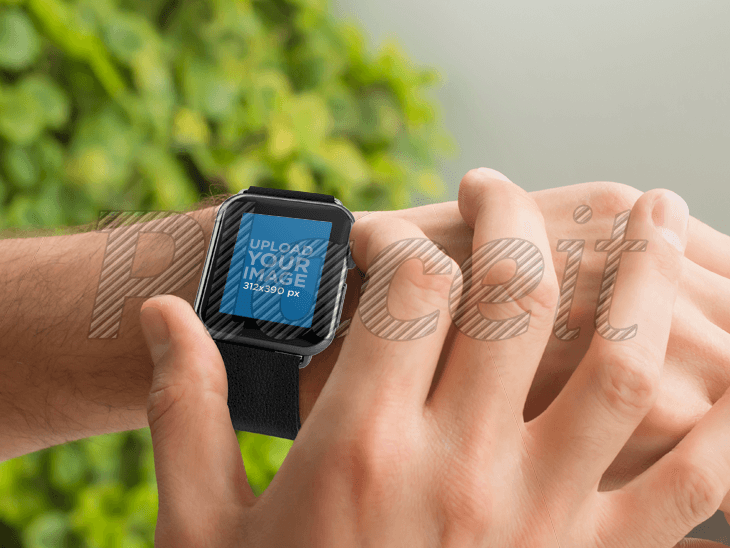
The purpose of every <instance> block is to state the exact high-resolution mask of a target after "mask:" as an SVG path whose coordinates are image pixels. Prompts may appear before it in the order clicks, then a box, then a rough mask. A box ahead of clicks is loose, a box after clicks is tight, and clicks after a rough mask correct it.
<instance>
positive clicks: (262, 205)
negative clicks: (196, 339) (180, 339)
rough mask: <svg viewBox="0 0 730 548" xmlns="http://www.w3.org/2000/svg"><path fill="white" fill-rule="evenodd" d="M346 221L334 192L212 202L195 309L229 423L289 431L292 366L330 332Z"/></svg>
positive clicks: (275, 193) (295, 413) (295, 418)
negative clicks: (221, 384)
mask: <svg viewBox="0 0 730 548" xmlns="http://www.w3.org/2000/svg"><path fill="white" fill-rule="evenodd" d="M354 222H355V218H354V217H353V215H352V213H351V212H350V211H349V210H348V209H347V208H346V207H345V206H343V205H342V203H341V202H340V201H339V200H337V199H336V198H334V197H333V196H329V195H327V194H315V193H310V192H299V191H293V190H279V189H272V188H262V187H256V186H251V187H249V188H248V189H246V190H243V191H241V192H239V193H238V194H236V195H234V196H232V197H230V198H229V199H228V200H226V201H225V202H224V203H223V204H222V205H221V207H220V208H219V210H218V215H217V216H216V220H215V226H214V228H213V235H212V237H211V239H210V245H209V246H208V254H207V256H206V258H205V265H204V266H203V275H202V277H201V278H200V284H199V286H198V293H197V296H196V297H195V305H194V308H195V312H196V313H197V315H198V317H199V318H200V319H201V321H202V322H203V324H204V325H205V327H206V328H207V329H208V332H209V333H210V335H211V337H212V338H213V340H214V341H215V342H216V344H217V345H218V349H219V350H220V353H221V356H222V357H223V362H224V363H225V366H226V373H227V376H228V408H229V410H230V413H231V420H232V422H233V427H234V428H235V429H236V430H242V431H246V432H255V433H258V434H266V435H269V436H276V437H279V438H287V439H292V440H293V439H294V438H295V437H296V435H297V432H298V431H299V428H300V427H301V422H300V417H299V369H301V368H303V367H305V366H306V365H307V364H308V363H309V362H310V361H311V359H312V356H313V355H314V354H318V353H319V352H321V351H322V350H324V349H325V348H327V346H329V345H330V343H331V342H332V340H333V339H334V336H335V331H336V329H337V327H338V325H339V321H340V316H341V314H342V305H343V303H344V300H345V291H346V289H347V284H346V283H345V279H346V276H347V270H348V269H350V268H353V267H354V266H355V263H354V261H353V260H352V255H351V253H350V246H349V237H350V230H351V228H352V225H353V223H354Z"/></svg>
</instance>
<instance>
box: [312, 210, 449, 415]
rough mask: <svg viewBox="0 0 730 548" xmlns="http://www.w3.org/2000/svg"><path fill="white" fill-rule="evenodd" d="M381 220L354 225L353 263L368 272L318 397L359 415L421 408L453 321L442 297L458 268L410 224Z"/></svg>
mask: <svg viewBox="0 0 730 548" xmlns="http://www.w3.org/2000/svg"><path fill="white" fill-rule="evenodd" d="M384 219H385V217H384V216H382V215H375V214H374V215H369V216H367V217H364V218H362V219H361V220H359V221H357V222H356V223H355V224H354V226H353V229H352V233H351V240H353V258H354V260H355V262H356V264H357V266H358V267H359V268H361V269H362V270H364V271H367V273H368V274H367V278H366V281H365V282H364V284H363V287H364V292H363V293H362V295H361V296H360V302H359V305H358V309H357V312H356V314H355V316H354V317H353V318H352V322H351V324H350V329H349V333H348V336H347V337H346V338H345V340H344V342H343V344H342V349H341V350H340V355H339V358H338V361H337V364H336V365H335V367H334V369H333V371H332V374H331V376H330V379H329V380H328V381H327V384H326V385H325V387H324V389H323V392H322V394H323V395H326V394H327V391H328V390H330V391H334V392H335V393H339V394H340V395H341V396H343V397H346V398H347V399H348V403H347V405H348V407H350V408H352V409H357V410H358V411H357V412H359V410H361V409H362V408H363V407H364V408H366V409H368V410H370V412H372V409H373V407H374V406H375V407H377V408H380V410H381V411H383V412H385V413H388V412H389V410H390V409H398V410H401V411H402V410H403V409H406V408H409V409H419V410H422V408H423V403H424V402H425V400H426V396H427V394H428V390H429V388H430V386H431V382H432V380H433V372H434V369H435V367H436V364H437V362H438V358H439V354H440V352H441V348H442V346H443V343H444V338H445V337H446V333H447V332H448V329H449V326H450V324H451V321H450V318H449V312H448V295H449V289H450V287H451V280H452V277H453V276H454V275H455V273H456V272H457V271H458V266H457V265H456V263H455V262H454V261H453V260H452V259H451V258H450V257H448V256H447V255H446V254H444V253H443V252H442V251H441V250H440V249H439V248H438V247H437V246H436V245H435V244H434V243H433V242H432V241H431V240H429V239H427V238H425V236H424V234H423V232H422V231H421V230H420V229H419V228H418V227H417V226H416V225H414V224H412V223H410V222H408V221H405V220H401V219H393V218H389V219H388V222H387V223H386V222H383V221H384ZM375 402H377V404H376V403H375ZM315 407H316V406H315ZM313 412H314V410H313Z"/></svg>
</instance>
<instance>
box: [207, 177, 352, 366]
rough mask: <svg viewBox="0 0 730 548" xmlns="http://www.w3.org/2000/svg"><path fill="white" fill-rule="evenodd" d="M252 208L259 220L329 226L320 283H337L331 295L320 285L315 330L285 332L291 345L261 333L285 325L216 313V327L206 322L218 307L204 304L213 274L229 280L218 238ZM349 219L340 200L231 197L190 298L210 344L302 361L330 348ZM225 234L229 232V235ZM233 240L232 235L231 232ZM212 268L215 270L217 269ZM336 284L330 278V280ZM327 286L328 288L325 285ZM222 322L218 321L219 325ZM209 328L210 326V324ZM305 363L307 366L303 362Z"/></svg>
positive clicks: (219, 216)
mask: <svg viewBox="0 0 730 548" xmlns="http://www.w3.org/2000/svg"><path fill="white" fill-rule="evenodd" d="M250 207H253V208H254V209H253V210H250V209H249V211H250V212H253V213H261V214H264V215H267V214H268V215H277V216H281V217H290V218H299V219H312V220H326V221H329V222H331V223H332V230H331V233H330V244H329V246H328V250H327V252H326V256H325V265H324V266H323V272H322V276H321V280H324V279H325V278H327V279H336V280H337V283H336V292H333V290H332V288H331V287H330V288H329V289H328V290H327V289H325V285H326V284H323V283H321V282H320V284H319V288H318V294H317V300H316V302H315V313H316V314H317V317H318V318H319V319H320V320H319V321H318V329H316V330H315V328H314V327H312V328H309V329H307V328H296V329H291V328H290V329H289V331H292V332H296V333H298V334H300V335H298V336H296V337H295V338H293V339H284V340H282V339H280V338H273V337H270V336H269V335H267V334H266V332H265V329H264V330H262V327H261V326H262V325H264V326H265V327H266V328H271V327H272V326H274V328H276V326H281V327H286V326H285V325H284V324H276V323H275V322H262V321H260V320H254V319H253V318H242V317H238V316H234V315H229V314H224V313H221V312H220V311H219V310H217V309H216V311H215V312H214V318H215V320H216V322H215V323H216V325H217V326H216V327H213V326H211V325H209V322H208V321H207V320H208V316H209V315H210V314H209V312H210V311H211V309H212V308H215V306H216V302H217V303H218V307H219V304H220V299H217V300H216V302H213V303H209V299H210V293H211V292H210V285H211V281H212V280H213V278H214V277H215V279H216V280H217V279H220V277H221V276H222V274H218V269H221V272H225V276H226V277H227V276H228V266H229V265H230V260H228V262H227V263H226V262H225V260H224V261H223V262H222V263H221V264H217V263H219V262H220V261H219V260H217V259H219V257H218V250H219V249H220V238H221V237H222V234H223V231H224V228H228V229H230V228H231V227H232V226H233V225H232V223H234V224H235V226H236V227H238V226H239V224H240V221H241V218H242V215H243V213H245V212H246V211H244V208H250ZM353 223H354V217H353V215H352V213H351V212H350V211H349V210H348V209H347V208H345V207H344V206H343V205H342V204H341V203H340V202H339V200H335V202H334V203H329V202H319V201H309V200H302V199H299V198H288V197H279V196H277V197H273V196H265V195H258V194H248V193H246V192H245V191H243V192H241V193H239V194H236V195H234V196H232V197H231V198H229V199H227V200H226V201H225V202H223V204H221V206H220V208H219V209H218V213H217V214H216V219H215V224H214V228H213V234H212V235H211V239H210V244H209V245H208V252H207V255H206V259H205V263H204V266H203V273H202V276H201V279H200V283H199V285H198V293H197V295H196V298H195V303H194V309H195V313H196V314H197V315H198V317H199V318H200V319H201V321H202V322H203V324H204V325H205V326H206V328H207V329H208V331H209V333H210V334H211V337H212V338H213V339H214V340H221V341H225V342H229V343H234V344H243V345H247V346H253V347H256V348H265V349H269V350H274V351H278V352H286V353H291V354H299V355H303V356H312V355H315V354H318V353H319V352H321V351H323V350H324V349H325V348H327V346H329V345H330V344H331V343H332V340H333V339H334V336H335V331H336V329H337V324H336V322H337V319H338V317H339V314H340V312H341V310H340V309H341V307H342V301H343V299H342V297H344V294H343V292H344V288H345V287H346V284H345V278H346V275H347V268H348V265H349V263H350V262H351V261H350V260H349V258H350V255H349V236H350V230H351V228H352V224H353ZM228 232H229V233H230V230H228ZM236 234H237V229H236ZM216 266H217V267H218V269H216ZM335 276H336V277H337V278H334V277H335ZM329 285H331V284H329ZM323 292H326V296H327V298H326V299H325V298H323ZM221 318H222V319H223V321H221ZM210 323H212V322H210ZM305 361H306V362H308V360H306V359H305Z"/></svg>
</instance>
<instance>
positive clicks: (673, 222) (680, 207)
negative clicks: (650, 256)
mask: <svg viewBox="0 0 730 548" xmlns="http://www.w3.org/2000/svg"><path fill="white" fill-rule="evenodd" d="M631 215H632V216H637V217H638V216H641V217H643V218H644V219H645V220H646V222H647V223H648V224H650V225H651V226H653V227H654V229H655V230H656V231H657V234H658V235H659V236H661V238H662V240H663V241H666V242H667V243H669V244H670V245H671V246H672V247H673V248H674V249H676V250H677V251H679V252H680V253H682V254H684V250H685V248H686V247H687V239H688V229H689V217H690V215H689V206H688V205H687V202H686V201H685V200H684V199H683V198H682V197H681V196H680V195H679V194H677V193H676V192H673V191H671V190H669V189H666V188H655V189H652V190H649V191H647V192H645V193H644V194H643V195H642V196H640V197H639V199H638V200H637V201H636V203H635V204H634V207H633V208H632V210H631Z"/></svg>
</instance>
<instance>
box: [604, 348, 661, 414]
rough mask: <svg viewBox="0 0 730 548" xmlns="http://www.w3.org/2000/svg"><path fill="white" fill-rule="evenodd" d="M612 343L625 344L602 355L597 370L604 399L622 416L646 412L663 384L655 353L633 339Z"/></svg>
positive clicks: (610, 407)
mask: <svg viewBox="0 0 730 548" xmlns="http://www.w3.org/2000/svg"><path fill="white" fill-rule="evenodd" d="M594 336H600V335H594ZM609 344H615V345H621V346H617V347H615V348H612V349H611V350H610V351H608V352H604V353H603V355H602V356H599V366H598V367H597V368H595V369H594V372H595V374H596V375H597V379H596V380H597V383H596V387H597V389H598V393H599V396H600V398H601V399H602V400H603V401H604V402H605V404H606V407H607V408H608V409H609V410H610V411H611V412H613V413H615V414H616V415H617V416H618V418H621V419H625V418H626V417H627V416H628V417H635V416H636V415H637V414H643V413H646V412H647V411H648V410H649V409H650V408H651V406H652V405H653V402H654V399H655V398H656V395H657V390H658V384H659V370H658V368H657V367H656V364H655V363H654V362H655V361H656V360H655V358H654V356H653V355H652V353H651V351H650V350H648V349H647V348H646V347H644V346H642V345H639V344H636V343H634V342H632V341H622V342H615V343H609Z"/></svg>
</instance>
